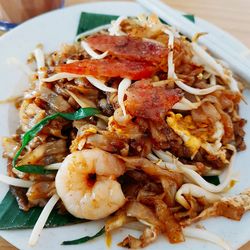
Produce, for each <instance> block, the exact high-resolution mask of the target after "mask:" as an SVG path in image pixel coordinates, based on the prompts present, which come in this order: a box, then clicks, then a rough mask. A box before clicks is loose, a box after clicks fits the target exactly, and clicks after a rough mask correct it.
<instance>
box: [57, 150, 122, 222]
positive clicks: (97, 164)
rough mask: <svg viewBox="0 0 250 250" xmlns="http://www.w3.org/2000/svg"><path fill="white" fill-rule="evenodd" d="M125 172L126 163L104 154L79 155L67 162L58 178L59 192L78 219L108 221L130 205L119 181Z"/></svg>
mask: <svg viewBox="0 0 250 250" xmlns="http://www.w3.org/2000/svg"><path fill="white" fill-rule="evenodd" d="M124 171H125V165H124V163H123V162H122V160H120V159H118V158H116V157H115V156H113V155H112V154H110V153H107V152H105V151H103V150H100V149H87V150H83V151H76V152H74V153H72V154H70V155H68V156H67V157H66V158H65V160H64V161H63V163H62V165H61V167H60V169H59V171H58V173H57V175H56V181H55V184H56V190H57V193H58V195H59V196H60V198H61V199H62V201H63V204H64V206H65V207H66V209H67V210H68V212H70V213H71V214H72V215H74V216H75V217H78V218H84V219H89V220H97V219H101V218H105V217H106V216H108V215H110V214H112V213H113V212H115V211H116V210H118V209H119V208H120V207H122V206H123V205H124V203H125V201H126V199H125V196H124V194H123V192H122V189H121V185H120V184H119V182H118V181H117V180H116V178H117V177H119V176H121V175H122V174H123V173H124Z"/></svg>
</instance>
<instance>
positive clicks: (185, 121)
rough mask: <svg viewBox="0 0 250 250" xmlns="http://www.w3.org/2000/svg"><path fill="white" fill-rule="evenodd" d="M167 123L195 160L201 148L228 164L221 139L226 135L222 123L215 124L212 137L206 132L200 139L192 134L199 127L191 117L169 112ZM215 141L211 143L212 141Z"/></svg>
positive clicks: (201, 134)
mask: <svg viewBox="0 0 250 250" xmlns="http://www.w3.org/2000/svg"><path fill="white" fill-rule="evenodd" d="M167 123H168V125H169V127H171V128H172V129H173V130H174V132H175V133H176V134H177V135H179V136H180V137H181V138H182V140H183V142H184V145H185V146H186V147H187V148H188V149H189V150H190V153H191V158H193V157H194V156H195V155H196V153H197V152H198V150H199V149H200V147H202V148H203V149H205V150H206V151H207V152H208V153H209V154H211V155H215V156H217V157H219V158H220V159H221V160H222V161H223V162H224V163H228V161H227V159H226V150H225V149H223V148H222V144H221V138H222V136H223V135H224V128H223V125H222V123H221V122H216V123H215V132H214V134H213V135H212V136H209V134H208V133H207V132H206V131H204V132H203V133H200V135H199V138H198V137H196V136H194V135H193V134H192V131H194V130H195V129H196V128H197V127H196V125H195V124H194V122H193V120H192V117H191V116H190V115H188V116H185V117H183V116H182V115H181V114H174V113H173V112H169V116H168V117H167ZM211 140H212V141H213V143H211V142H210V141H211Z"/></svg>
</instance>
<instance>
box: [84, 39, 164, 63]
mask: <svg viewBox="0 0 250 250" xmlns="http://www.w3.org/2000/svg"><path fill="white" fill-rule="evenodd" d="M87 42H88V44H89V45H90V46H91V47H92V48H93V49H97V50H99V51H101V52H105V51H108V52H109V54H111V55H114V56H117V57H119V58H125V59H129V60H136V61H147V62H151V63H156V64H159V63H162V62H166V61H167V57H168V48H167V47H164V46H163V45H161V44H160V43H155V42H151V41H149V40H143V39H141V38H136V37H130V36H109V35H93V36H90V37H88V38H87Z"/></svg>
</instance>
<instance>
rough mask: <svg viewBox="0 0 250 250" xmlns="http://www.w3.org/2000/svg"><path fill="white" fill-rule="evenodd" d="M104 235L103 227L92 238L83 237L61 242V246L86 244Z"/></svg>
mask: <svg viewBox="0 0 250 250" xmlns="http://www.w3.org/2000/svg"><path fill="white" fill-rule="evenodd" d="M104 233H105V227H103V228H102V229H101V230H100V231H99V232H97V233H96V234H95V235H93V236H85V237H82V238H79V239H76V240H70V241H63V243H62V245H77V244H82V243H86V242H88V241H90V240H93V239H95V238H97V237H99V236H101V235H103V234H104Z"/></svg>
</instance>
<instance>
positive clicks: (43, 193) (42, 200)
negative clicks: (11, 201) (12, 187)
mask: <svg viewBox="0 0 250 250" xmlns="http://www.w3.org/2000/svg"><path fill="white" fill-rule="evenodd" d="M55 192H56V189H55V183H54V181H41V182H37V183H34V184H33V185H32V186H31V187H30V188H29V189H28V192H27V194H26V195H27V198H28V200H29V202H30V204H31V205H32V206H40V207H44V206H45V205H46V203H47V202H48V199H49V198H51V197H52V196H53V195H54V194H55Z"/></svg>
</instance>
